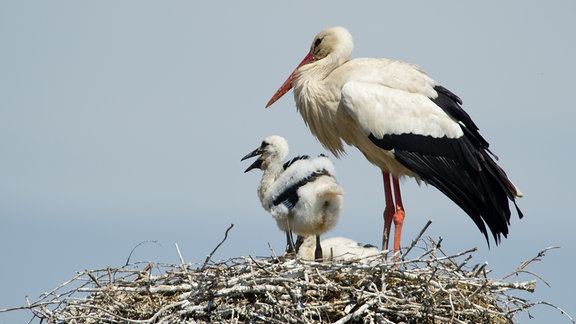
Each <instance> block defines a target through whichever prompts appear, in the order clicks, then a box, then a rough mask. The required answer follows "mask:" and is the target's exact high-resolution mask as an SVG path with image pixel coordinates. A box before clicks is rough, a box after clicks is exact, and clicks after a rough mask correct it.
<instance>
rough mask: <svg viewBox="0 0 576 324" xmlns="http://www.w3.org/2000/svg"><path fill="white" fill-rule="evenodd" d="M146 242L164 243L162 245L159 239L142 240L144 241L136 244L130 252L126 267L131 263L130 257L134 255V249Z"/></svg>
mask: <svg viewBox="0 0 576 324" xmlns="http://www.w3.org/2000/svg"><path fill="white" fill-rule="evenodd" d="M144 243H156V244H158V245H159V246H162V245H160V243H158V241H153V240H148V241H142V242H140V243H138V244H136V246H135V247H134V248H133V249H132V251H130V254H128V258H127V259H126V264H125V265H124V266H125V267H127V266H128V265H129V264H130V258H131V257H132V253H134V250H136V249H137V248H138V247H139V246H140V245H142V244H144Z"/></svg>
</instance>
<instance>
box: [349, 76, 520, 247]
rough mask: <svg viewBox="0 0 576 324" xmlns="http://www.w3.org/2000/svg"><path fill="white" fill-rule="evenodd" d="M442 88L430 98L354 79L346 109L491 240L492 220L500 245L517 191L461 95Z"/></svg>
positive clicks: (369, 134) (370, 135) (373, 138)
mask: <svg viewBox="0 0 576 324" xmlns="http://www.w3.org/2000/svg"><path fill="white" fill-rule="evenodd" d="M435 89H436V88H435ZM437 89H438V90H437V96H436V97H435V98H430V97H428V96H427V95H425V94H421V93H418V92H409V91H404V90H399V89H394V88H391V87H387V86H384V85H381V84H377V83H371V82H358V81H354V82H348V83H346V84H345V85H344V86H343V88H342V100H341V109H345V110H346V111H347V112H348V114H350V115H351V116H352V118H353V119H354V120H355V121H356V123H357V124H358V126H359V127H360V128H361V129H362V130H363V131H364V133H365V134H366V136H367V137H368V138H369V139H370V140H371V141H372V143H374V144H375V145H377V146H378V147H380V148H382V149H384V150H387V151H390V152H392V153H393V155H394V158H395V159H396V160H397V161H398V162H400V163H401V164H402V165H404V166H405V167H406V168H408V169H410V170H411V171H413V172H414V173H416V174H418V175H419V176H420V177H421V178H422V179H423V180H424V181H425V182H427V183H430V184H431V185H433V186H435V187H436V188H438V189H439V190H440V191H442V192H443V193H444V194H445V195H446V196H448V197H449V198H450V199H452V201H454V202H455V203H456V204H458V205H459V206H460V207H461V208H462V209H463V210H464V211H465V212H466V213H467V214H468V215H469V216H470V217H471V218H472V220H473V221H474V222H475V223H476V225H477V226H478V228H479V229H480V231H482V233H484V235H485V236H486V239H488V236H487V235H488V234H487V231H486V227H485V225H484V223H486V224H487V225H488V227H489V228H490V230H491V232H492V234H493V236H494V239H495V241H496V243H498V242H499V241H500V234H502V235H504V236H505V237H506V235H507V234H508V224H509V221H510V209H509V207H508V199H510V200H512V201H513V202H514V198H515V196H516V189H515V187H514V185H513V184H512V183H511V182H510V180H508V178H507V176H506V174H505V173H504V171H503V170H502V169H501V168H500V167H499V166H498V165H497V164H496V162H495V161H494V160H493V159H492V157H491V156H490V155H489V154H488V143H487V142H486V141H485V140H484V138H483V137H482V136H481V135H480V134H479V133H478V128H477V127H476V125H475V124H474V122H473V121H472V119H471V118H470V117H469V116H468V114H467V113H466V112H465V111H464V110H462V108H461V107H460V102H459V98H458V97H456V96H455V95H453V94H452V93H451V92H449V91H448V90H447V89H445V88H442V87H437ZM514 204H515V202H514ZM516 209H517V210H518V207H516ZM518 213H519V215H520V217H522V214H521V212H520V211H519V210H518Z"/></svg>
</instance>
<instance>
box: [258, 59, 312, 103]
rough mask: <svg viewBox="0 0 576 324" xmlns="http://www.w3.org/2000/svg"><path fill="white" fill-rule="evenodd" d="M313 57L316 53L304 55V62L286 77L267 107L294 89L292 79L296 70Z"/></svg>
mask: <svg viewBox="0 0 576 324" xmlns="http://www.w3.org/2000/svg"><path fill="white" fill-rule="evenodd" d="M313 58H314V54H312V53H308V55H306V57H304V59H303V60H302V62H300V64H298V66H297V67H296V68H295V69H294V71H293V72H292V74H290V76H289V77H288V79H286V81H284V84H283V85H282V86H281V87H280V89H278V91H276V93H275V94H274V95H273V96H272V98H271V99H270V101H268V103H267V104H266V108H268V107H270V106H271V105H272V104H273V103H275V102H276V100H278V99H280V98H282V96H283V95H285V94H286V92H288V90H290V89H292V81H293V80H294V78H295V77H296V71H298V69H299V68H300V67H301V66H302V65H305V64H308V63H310V61H312V59H313Z"/></svg>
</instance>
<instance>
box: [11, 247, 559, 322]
mask: <svg viewBox="0 0 576 324" xmlns="http://www.w3.org/2000/svg"><path fill="white" fill-rule="evenodd" d="M420 244H423V245H424V247H420V248H419V249H415V250H419V251H420V253H421V254H420V255H418V256H416V257H414V258H405V259H399V260H396V261H392V260H391V259H392V257H391V256H388V258H386V255H385V254H384V253H382V254H380V255H376V256H370V257H368V258H365V259H362V260H358V261H354V262H346V263H328V262H325V263H318V262H309V261H302V260H297V259H294V258H286V257H268V258H254V257H239V258H233V259H229V260H225V261H221V262H212V261H210V257H211V255H210V256H209V257H208V258H207V260H206V262H205V263H204V264H203V265H196V266H193V265H191V264H185V263H184V262H182V263H181V264H153V263H136V264H130V265H128V266H125V267H122V268H105V269H98V270H86V271H82V272H80V273H78V274H77V275H76V276H75V277H74V278H72V279H70V280H69V281H67V282H65V283H64V284H62V285H61V286H59V287H57V288H56V289H54V290H53V291H50V292H48V293H46V294H44V295H43V296H41V298H40V300H38V301H36V302H34V303H30V304H29V305H28V306H26V307H21V308H20V309H22V308H26V309H29V310H30V311H32V312H33V314H34V317H35V318H37V319H39V320H40V322H44V321H46V322H48V323H80V322H81V323H204V322H260V323H313V322H335V323H357V322H358V323H399V322H407V323H448V322H449V323H511V322H513V318H514V315H515V314H516V313H518V312H523V311H527V310H529V309H530V308H531V307H533V306H534V305H535V304H536V303H531V302H528V301H527V300H525V299H522V298H518V297H515V296H514V295H512V294H510V292H511V291H528V292H533V291H534V289H535V284H536V280H532V281H527V282H508V281H506V279H507V278H508V277H510V276H511V275H514V274H517V273H520V272H526V271H525V270H524V268H525V267H526V266H527V265H528V264H529V263H530V262H532V261H534V260H540V258H541V257H542V256H543V255H544V253H545V252H546V251H547V250H548V249H544V250H543V251H541V252H540V253H539V254H538V255H537V256H536V257H534V258H533V259H531V260H529V261H526V262H524V263H523V264H522V265H521V266H520V267H519V268H518V269H516V270H515V271H514V272H512V273H511V274H509V275H507V276H505V277H503V278H501V279H491V278H489V276H488V273H489V271H488V269H486V264H482V265H475V266H470V265H469V264H468V262H469V260H470V259H471V257H472V253H473V252H474V251H475V249H471V250H468V251H464V252H460V253H457V254H452V255H449V254H446V253H444V252H443V250H442V249H441V248H440V246H439V244H440V242H438V241H433V240H431V239H428V241H427V242H424V241H422V240H421V241H420ZM216 248H218V247H216ZM215 250H216V249H215ZM213 252H214V251H213ZM178 253H179V251H178ZM413 253H414V252H413Z"/></svg>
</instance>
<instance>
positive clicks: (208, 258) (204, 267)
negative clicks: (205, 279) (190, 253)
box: [201, 224, 234, 270]
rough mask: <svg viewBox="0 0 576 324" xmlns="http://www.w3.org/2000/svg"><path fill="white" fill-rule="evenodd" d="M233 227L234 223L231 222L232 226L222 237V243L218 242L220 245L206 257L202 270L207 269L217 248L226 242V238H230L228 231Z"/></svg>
mask: <svg viewBox="0 0 576 324" xmlns="http://www.w3.org/2000/svg"><path fill="white" fill-rule="evenodd" d="M232 227H234V224H230V227H228V229H227V230H226V233H224V238H223V239H222V241H220V243H218V245H216V247H215V248H214V250H212V252H210V254H209V255H208V256H207V257H206V260H205V261H204V264H203V265H202V268H201V270H204V269H206V266H207V265H208V262H209V261H210V259H212V256H213V255H214V253H216V250H218V248H219V247H220V245H222V243H224V241H226V239H227V238H228V232H230V230H231V229H232Z"/></svg>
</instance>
